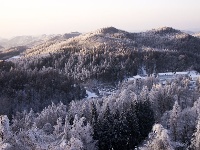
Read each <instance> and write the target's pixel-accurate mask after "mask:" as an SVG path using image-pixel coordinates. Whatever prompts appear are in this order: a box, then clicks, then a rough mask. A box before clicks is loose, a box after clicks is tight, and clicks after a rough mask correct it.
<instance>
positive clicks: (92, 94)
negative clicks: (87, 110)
mask: <svg viewBox="0 0 200 150" xmlns="http://www.w3.org/2000/svg"><path fill="white" fill-rule="evenodd" d="M86 94H87V95H88V97H87V99H89V98H94V97H98V96H97V95H96V93H92V92H90V91H88V90H86Z"/></svg>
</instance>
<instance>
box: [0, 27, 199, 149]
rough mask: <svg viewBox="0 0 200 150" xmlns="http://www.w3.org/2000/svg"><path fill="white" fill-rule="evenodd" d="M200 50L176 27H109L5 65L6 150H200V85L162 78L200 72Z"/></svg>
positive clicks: (1, 84)
mask: <svg viewBox="0 0 200 150" xmlns="http://www.w3.org/2000/svg"><path fill="white" fill-rule="evenodd" d="M199 50H200V39H199V38H197V37H194V36H192V35H189V34H186V33H183V32H181V31H179V30H175V29H173V28H168V27H165V28H159V29H153V30H150V31H147V32H140V33H129V32H126V31H122V30H118V29H116V28H113V27H109V28H102V29H99V30H97V31H94V32H91V33H86V34H82V35H80V36H76V37H73V38H70V39H63V38H56V39H55V37H54V39H50V40H48V41H45V42H43V43H40V44H38V45H35V46H33V47H32V48H29V49H26V50H24V52H23V53H20V56H19V57H17V58H16V59H14V58H13V59H9V60H2V61H0V115H1V116H0V120H1V121H0V149H5V150H14V149H16V150H44V149H51V150H95V149H96V150H98V149H99V150H112V149H113V150H122V149H124V150H131V149H132V150H133V149H138V150H173V149H174V150H178V149H183V150H185V149H191V150H199V149H200V140H199V137H200V111H199V110H200V79H199V78H197V79H196V80H195V81H191V80H190V78H191V77H190V76H187V75H180V76H177V77H176V78H173V79H170V80H166V81H165V82H160V79H159V76H158V73H162V72H168V71H170V72H173V73H176V72H178V71H189V70H196V71H198V72H199V71H200V66H199V64H200V55H199V54H200V53H199ZM144 72H145V73H144ZM135 75H141V76H144V75H145V78H141V79H133V80H129V77H132V76H135ZM163 83H164V84H163ZM191 84H192V85H193V87H192V88H191ZM108 87H113V89H108ZM106 88H107V89H108V90H110V91H112V92H109V93H108V94H104V95H101V90H102V89H103V90H107V89H106ZM88 90H89V91H92V92H94V93H95V94H93V96H91V95H88V94H91V92H89V91H88Z"/></svg>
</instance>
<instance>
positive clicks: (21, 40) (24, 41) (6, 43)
mask: <svg viewBox="0 0 200 150" xmlns="http://www.w3.org/2000/svg"><path fill="white" fill-rule="evenodd" d="M78 35H80V33H78V32H75V33H66V34H64V35H60V34H58V35H56V34H55V35H54V34H53V35H45V34H44V35H40V36H16V37H14V38H11V39H9V40H6V39H0V45H2V46H3V47H5V48H11V47H16V46H27V47H29V48H31V47H34V46H36V45H39V44H42V43H44V42H47V41H49V40H64V39H68V38H71V37H74V36H78Z"/></svg>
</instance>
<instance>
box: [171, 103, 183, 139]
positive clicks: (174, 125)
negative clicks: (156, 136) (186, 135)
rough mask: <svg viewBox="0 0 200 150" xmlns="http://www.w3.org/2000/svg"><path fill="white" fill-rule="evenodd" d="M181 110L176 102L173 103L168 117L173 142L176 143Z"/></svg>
mask: <svg viewBox="0 0 200 150" xmlns="http://www.w3.org/2000/svg"><path fill="white" fill-rule="evenodd" d="M180 113H181V108H180V106H179V104H178V102H177V101H176V102H175V103H174V106H173V109H172V111H171V115H170V131H171V135H172V137H173V140H174V141H175V142H176V141H177V140H178V138H179V124H178V123H179V118H180Z"/></svg>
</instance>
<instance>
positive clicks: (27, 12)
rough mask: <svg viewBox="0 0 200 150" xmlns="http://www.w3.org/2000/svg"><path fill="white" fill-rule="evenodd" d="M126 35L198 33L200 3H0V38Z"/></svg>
mask: <svg viewBox="0 0 200 150" xmlns="http://www.w3.org/2000/svg"><path fill="white" fill-rule="evenodd" d="M108 26H113V27H116V28H119V29H123V30H127V31H137V30H150V29H152V28H158V27H163V26H170V27H174V28H176V29H181V30H200V0H0V37H6V38H8V37H12V36H17V35H39V34H63V33H67V32H71V31H79V32H89V31H93V30H96V29H98V28H102V27H108Z"/></svg>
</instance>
